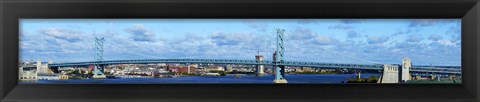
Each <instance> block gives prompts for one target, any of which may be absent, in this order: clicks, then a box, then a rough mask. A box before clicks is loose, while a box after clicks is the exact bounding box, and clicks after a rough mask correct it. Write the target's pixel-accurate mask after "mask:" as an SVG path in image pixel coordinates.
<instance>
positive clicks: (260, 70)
mask: <svg viewBox="0 0 480 102" xmlns="http://www.w3.org/2000/svg"><path fill="white" fill-rule="evenodd" d="M255 60H256V61H257V62H261V61H263V56H262V55H260V53H258V54H257V55H255ZM256 67H257V68H256V73H257V75H259V76H262V75H263V74H265V73H264V66H263V65H256Z"/></svg>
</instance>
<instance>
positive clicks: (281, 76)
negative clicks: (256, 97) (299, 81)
mask: <svg viewBox="0 0 480 102" xmlns="http://www.w3.org/2000/svg"><path fill="white" fill-rule="evenodd" d="M273 83H287V79H285V66H276V67H275V80H273Z"/></svg>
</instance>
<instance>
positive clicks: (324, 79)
mask: <svg viewBox="0 0 480 102" xmlns="http://www.w3.org/2000/svg"><path fill="white" fill-rule="evenodd" d="M371 75H374V76H377V77H378V76H379V75H380V74H369V73H365V74H364V73H362V74H361V77H363V78H367V77H369V76H371ZM352 77H355V74H287V75H285V78H286V79H287V81H288V83H289V84H302V83H303V84H305V83H307V84H321V83H342V82H343V81H346V80H347V79H348V78H352ZM274 78H275V76H273V75H264V76H255V75H242V76H240V77H237V76H235V75H226V76H183V77H177V78H122V79H86V80H80V79H70V80H37V81H21V82H20V84H270V83H273V79H274Z"/></svg>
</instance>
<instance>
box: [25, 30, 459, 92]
mask: <svg viewBox="0 0 480 102" xmlns="http://www.w3.org/2000/svg"><path fill="white" fill-rule="evenodd" d="M283 32H284V30H283V29H277V35H276V44H275V45H276V49H275V53H274V55H273V59H272V60H263V59H262V60H258V59H256V60H240V59H201V58H200V59H197V58H182V59H180V58H163V59H158V58H152V59H135V60H129V59H127V60H103V54H104V50H103V46H104V41H105V40H104V39H103V38H101V39H100V38H95V50H94V51H95V58H94V61H85V62H66V63H51V64H48V67H49V68H60V67H74V66H89V65H94V67H95V68H94V76H95V75H103V67H104V66H106V65H114V64H156V63H179V64H182V63H183V64H238V65H257V66H261V65H263V66H273V68H274V73H275V80H274V82H275V83H286V79H285V67H287V66H296V67H311V68H338V69H358V70H379V71H383V72H384V73H383V74H386V73H385V72H388V73H389V74H388V75H383V76H382V77H381V78H382V79H381V80H385V79H388V80H392V79H393V80H397V79H398V77H399V75H403V76H405V75H408V76H409V75H411V74H410V72H413V73H423V74H425V73H427V74H432V75H433V74H437V73H438V74H456V75H460V74H461V67H460V66H414V65H413V66H411V67H410V69H409V71H407V73H406V74H405V72H403V73H404V74H402V72H401V71H400V70H401V65H397V64H380V63H374V62H372V61H366V60H361V59H358V58H353V57H349V56H347V57H346V58H349V59H353V60H360V61H363V62H367V63H366V64H351V63H326V62H310V61H289V60H284V46H283V45H284V43H283V38H284V35H283ZM107 43H110V45H111V46H114V47H115V43H111V42H107ZM120 51H124V52H127V53H130V54H133V55H139V54H138V53H134V52H131V51H126V50H122V49H120ZM326 52H329V51H326ZM335 55H338V54H335ZM142 57H148V56H142ZM392 66H394V67H392ZM34 67H35V66H23V68H34ZM257 70H258V69H257ZM262 70H263V69H262ZM392 70H393V73H391V72H390V71H392ZM277 73H280V74H277ZM103 76H104V75H103ZM393 82H398V80H397V81H393Z"/></svg>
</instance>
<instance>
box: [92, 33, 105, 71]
mask: <svg viewBox="0 0 480 102" xmlns="http://www.w3.org/2000/svg"><path fill="white" fill-rule="evenodd" d="M103 40H104V38H97V37H95V64H94V69H93V78H99V79H103V78H107V76H105V74H103V66H101V65H100V64H99V63H101V61H103Z"/></svg>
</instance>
